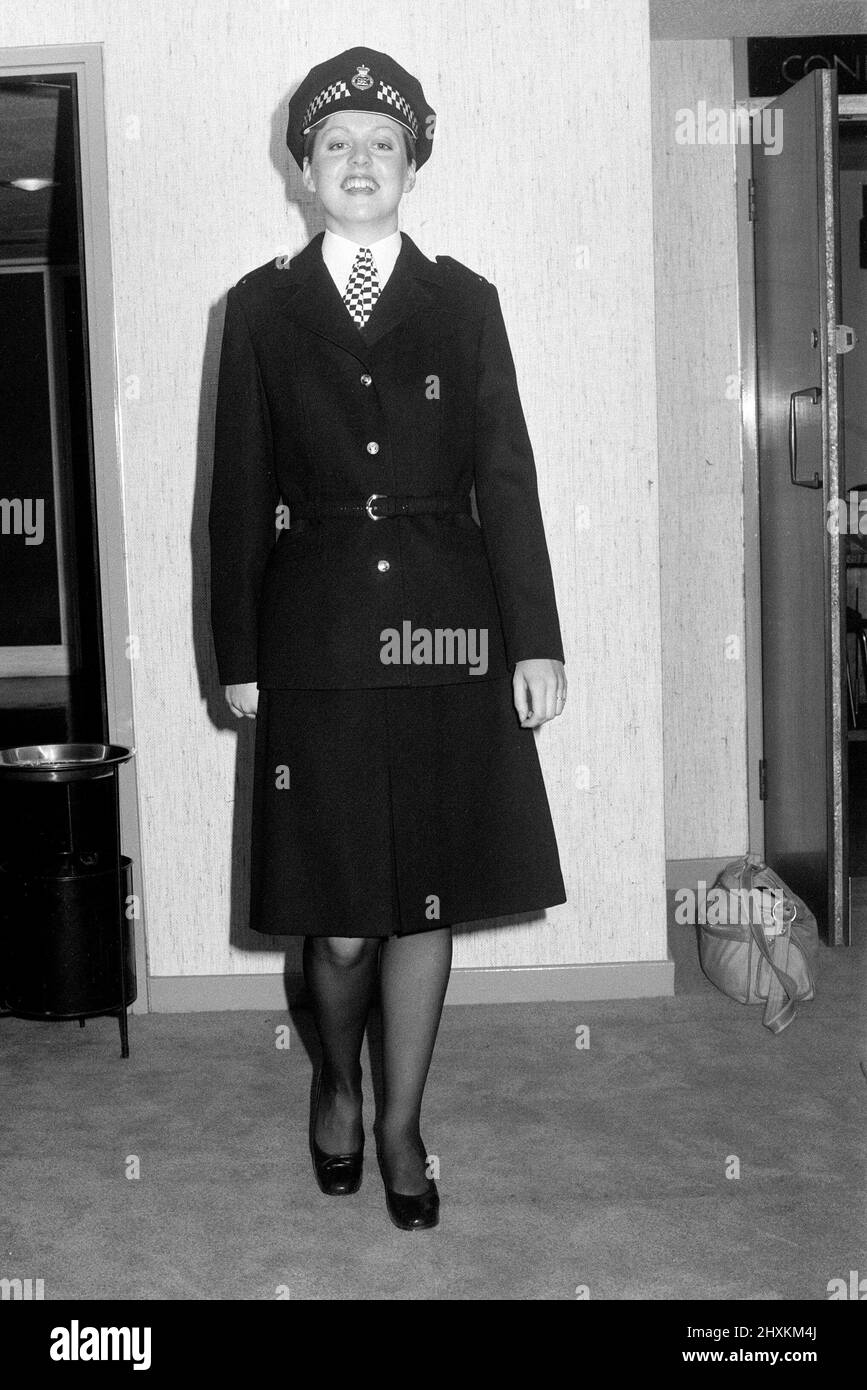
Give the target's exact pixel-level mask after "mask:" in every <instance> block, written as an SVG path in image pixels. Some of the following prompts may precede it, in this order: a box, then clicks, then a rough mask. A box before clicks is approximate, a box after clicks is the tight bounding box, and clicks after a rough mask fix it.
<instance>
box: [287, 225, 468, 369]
mask: <svg viewBox="0 0 867 1390" xmlns="http://www.w3.org/2000/svg"><path fill="white" fill-rule="evenodd" d="M323 236H324V232H319V233H318V234H317V235H316V236H315V237H314V238H313V240H312V241H310V242H308V244H307V245H306V246H305V247H304V250H303V251H301V252H299V254H298V255H297V256H295V257H294V259H293V260H292V261H291V262H290V263H289V265H288V267H286V269H285V270H284V272H283V273H284V274H285V276H286V281H285V289H286V291H287V293H286V298H285V300H284V302H283V304H282V305H281V308H282V310H283V312H284V313H286V314H288V315H289V317H290V318H292V319H294V320H295V321H296V322H297V323H300V324H302V325H303V326H304V327H305V328H308V329H310V331H311V332H313V333H318V334H319V335H320V336H321V337H323V338H328V339H330V341H331V342H334V343H337V345H338V346H339V347H342V348H344V349H345V350H346V351H347V352H351V353H352V354H353V356H355V357H358V358H359V359H360V360H362V361H364V360H365V359H366V356H367V352H368V350H369V349H370V348H372V347H373V346H374V345H375V344H376V343H378V342H379V340H380V339H381V338H384V337H385V335H386V334H387V333H390V332H391V331H392V329H394V328H396V327H397V326H398V325H399V324H400V323H402V322H403V321H404V319H406V318H408V317H409V315H410V314H413V313H415V312H416V311H417V310H418V309H426V310H427V311H428V312H430V310H431V308H432V307H434V306H435V304H436V301H437V289H438V288H439V287H441V285H442V272H441V271H440V268H439V266H438V265H437V264H436V262H435V261H430V260H428V258H427V256H425V255H423V254H422V252H421V251H420V250H419V249H418V247H417V246H416V244H415V242H414V241H413V240H412V239H411V238H410V237H408V236H407V234H406V232H402V233H401V248H400V254H399V255H398V258H397V260H396V261H395V264H394V269H393V270H392V272H391V275H390V276H389V277H388V281H387V282H386V285H385V288H384V289H383V290H382V292H381V293H380V296H379V298H378V299H377V301H376V303H375V304H374V306H373V309H372V311H371V314H370V317H369V318H368V320H367V323H366V324H365V326H364V328H362V329H359V328H358V327H357V325H356V324H355V323H353V321H352V319H351V318H350V315H349V311H348V309H347V308H346V305H345V304H344V303H343V299H342V298H341V295H340V292H339V291H338V289H337V286H336V285H335V283H334V281H333V280H332V278H331V274H330V272H329V270H328V267H327V266H326V264H325V262H324V261H323V259H322V238H323Z"/></svg>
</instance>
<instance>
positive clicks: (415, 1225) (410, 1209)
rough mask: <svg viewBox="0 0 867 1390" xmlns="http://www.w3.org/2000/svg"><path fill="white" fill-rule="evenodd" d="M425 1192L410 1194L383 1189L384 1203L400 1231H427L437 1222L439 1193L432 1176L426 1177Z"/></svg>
mask: <svg viewBox="0 0 867 1390" xmlns="http://www.w3.org/2000/svg"><path fill="white" fill-rule="evenodd" d="M427 1182H428V1187H427V1192H422V1193H421V1194H420V1195H419V1196H417V1197H415V1196H412V1195H411V1194H410V1193H406V1192H393V1191H392V1189H391V1188H390V1187H386V1189H385V1205H386V1207H387V1208H388V1214H389V1216H390V1217H391V1219H392V1221H393V1222H394V1224H395V1226H397V1227H399V1229H400V1230H401V1231H428V1230H430V1229H431V1227H432V1226H436V1225H438V1224H439V1219H440V1195H439V1193H438V1191H437V1185H436V1183H435V1182H434V1180H433V1178H428V1180H427Z"/></svg>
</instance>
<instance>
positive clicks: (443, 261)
mask: <svg viewBox="0 0 867 1390" xmlns="http://www.w3.org/2000/svg"><path fill="white" fill-rule="evenodd" d="M436 261H437V265H440V266H442V268H443V270H444V271H446V273H447V274H449V275H451V276H452V278H453V279H454V280H455V281H456V282H459V283H461V284H462V285H470V286H475V287H477V288H478V289H482V288H483V287H484V286H485V285H489V284H490V280H486V279H485V277H484V275H480V274H479V272H478V271H477V270H471V269H470V267H469V266H468V265H464V263H463V261H456V260H455V258H454V256H437V258H436Z"/></svg>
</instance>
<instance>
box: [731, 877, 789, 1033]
mask: <svg viewBox="0 0 867 1390" xmlns="http://www.w3.org/2000/svg"><path fill="white" fill-rule="evenodd" d="M748 860H749V856H745V857H744V860H743V863H742V866H741V868H740V871H739V873H738V880H739V882H740V884H741V886H742V887H743V882H744V878H745V876H746V871H747V869H748V867H750V866H749V863H748ZM781 882H782V880H781ZM750 932H751V934H752V938H753V941H754V942H755V943H756V947H757V949H758V950H759V951H760V952H761V954H762V956H763V957H764V959H765V960H766V961H767V963H768V966H769V967H770V971H771V978H770V983H769V985H768V1001H767V1003H766V1005H765V1012H764V1016H763V1018H762V1023H763V1024H764V1026H765V1027H766V1028H769V1029H770V1031H771V1032H772V1033H773V1034H774V1035H776V1034H778V1033H782V1031H783V1029H784V1028H788V1026H789V1024H790V1023H791V1021H792V1019H793V1018H794V1017H795V1000H796V999H797V997H798V986H797V984H796V982H795V981H794V980H793V979H792V977H791V975H787V974H786V972H785V970H781V969H780V967H779V966H778V965H777V963H776V961H775V960H774V957H773V954H772V952H771V951H770V950H769V949H768V941H767V937H766V936H765V932H764V928H763V926H762V924H761V923H760V922H754V921H753V919H752V913H750ZM782 939H783V938H782V936H781V935H778V936H775V937H774V944H775V946H776V943H777V942H778V941H781V940H782Z"/></svg>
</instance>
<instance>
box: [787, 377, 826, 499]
mask: <svg viewBox="0 0 867 1390" xmlns="http://www.w3.org/2000/svg"><path fill="white" fill-rule="evenodd" d="M799 396H807V397H809V399H810V400H811V401H812V403H813V405H818V404H819V401H820V400H821V399H822V388H821V386H804V387H803V388H802V389H801V390H800V391H793V392H792V394H791V395H790V396H789V477H790V479H791V481H792V483H793V484H794V486H795V487H821V486H822V475H821V473H816V472H814V473H813V479H812V482H811V481H810V480H809V479H807V478H799V477H798V417H797V415H796V413H795V412H796V409H797V401H798V397H799Z"/></svg>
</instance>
